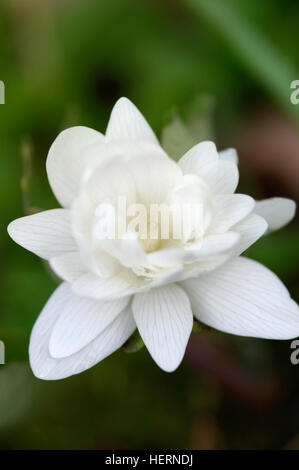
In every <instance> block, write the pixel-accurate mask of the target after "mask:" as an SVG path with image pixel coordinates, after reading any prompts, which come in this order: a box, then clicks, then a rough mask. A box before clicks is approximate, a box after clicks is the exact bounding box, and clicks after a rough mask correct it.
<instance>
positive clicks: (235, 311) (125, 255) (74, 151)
mask: <svg viewBox="0 0 299 470" xmlns="http://www.w3.org/2000/svg"><path fill="white" fill-rule="evenodd" d="M47 172H48V177H49V181H50V184H51V187H52V189H53V191H54V194H55V196H56V197H57V199H58V201H59V203H60V204H61V205H62V206H63V209H53V210H49V211H45V212H41V213H38V214H35V215H31V216H28V217H22V218H20V219H17V220H15V221H13V222H12V223H11V224H10V225H9V227H8V232H9V234H10V236H11V237H12V238H13V239H14V240H15V241H16V242H17V243H19V244H20V245H22V246H23V247H25V248H27V249H28V250H30V251H32V252H33V253H36V254H37V255H39V256H40V257H42V258H44V259H46V260H48V261H49V263H50V265H51V267H52V269H53V270H54V271H55V272H56V273H57V274H58V275H59V276H60V277H61V278H62V279H63V280H64V282H63V283H62V284H61V285H60V286H59V287H58V288H57V289H56V291H55V292H54V294H53V295H52V296H51V298H50V299H49V301H48V303H47V304H46V306H45V308H44V309H43V311H42V313H41V314H40V316H39V318H38V319H37V321H36V324H35V326H34V328H33V331H32V335H31V339H30V351H29V353H30V362H31V366H32V369H33V372H34V374H35V375H36V376H37V377H40V378H43V379H48V380H51V379H61V378H64V377H68V376H70V375H73V374H77V373H79V372H82V371H84V370H85V369H88V368H90V367H92V366H93V365H95V364H96V363H98V362H99V361H101V360H102V359H104V358H105V357H107V356H108V355H109V354H111V353H113V352H114V351H115V350H116V349H117V348H119V347H120V346H122V345H123V344H124V342H125V341H126V340H127V339H128V338H129V337H130V336H131V335H132V333H133V332H134V330H135V329H136V327H137V328H138V330H139V332H140V334H141V336H142V338H143V340H144V343H145V345H146V347H147V348H148V350H149V352H150V354H151V356H152V357H153V359H154V360H155V361H156V363H157V364H158V365H159V366H160V367H161V368H162V369H164V370H165V371H173V370H175V369H176V368H177V367H178V365H179V364H180V362H181V360H182V358H183V355H184V352H185V349H186V345H187V342H188V339H189V336H190V333H191V330H192V325H193V315H194V316H195V317H196V318H197V319H198V320H200V321H201V322H203V323H205V324H207V325H210V326H211V327H213V328H216V329H219V330H222V331H224V332H228V333H232V334H237V335H241V336H254V337H262V338H276V339H287V338H293V337H296V336H298V335H299V312H298V305H297V304H296V303H295V302H294V301H293V300H292V299H291V298H290V295H289V292H288V291H287V289H286V288H285V286H284V285H283V284H282V283H281V281H280V280H279V279H278V278H277V277H276V275H275V274H273V273H272V272H271V271H269V270H268V269H267V268H265V267H264V266H262V265H261V264H259V263H257V262H255V261H252V260H250V259H247V258H244V257H240V254H241V253H242V252H243V251H244V250H246V249H247V248H248V247H249V246H250V245H251V244H253V243H254V242H255V241H256V240H257V239H258V238H260V237H261V236H262V235H263V234H264V233H265V232H266V231H267V230H270V229H271V230H272V229H277V228H279V227H281V226H283V225H285V224H286V223H287V222H289V221H290V220H291V219H292V217H293V215H294V212H295V204H294V202H293V201H291V200H289V199H282V198H273V199H268V200H266V201H260V202H255V201H254V200H253V199H252V198H251V197H250V196H246V195H243V194H235V190H236V187H237V184H238V179H239V174H238V168H237V155H236V152H235V151H234V150H226V151H224V152H219V153H218V152H217V150H216V147H215V145H214V144H213V143H212V142H201V143H199V144H198V145H196V146H195V147H193V148H191V149H190V150H189V151H188V152H187V153H186V154H185V155H184V156H183V157H182V158H181V159H180V161H179V162H178V164H177V163H175V162H174V161H173V160H171V159H170V158H169V157H168V156H167V155H166V154H165V152H164V151H163V149H162V148H161V147H160V145H159V143H158V141H157V138H156V137H155V135H154V133H153V132H152V130H151V128H150V127H149V125H148V124H147V122H146V121H145V119H144V118H143V116H142V115H141V114H140V112H139V111H138V110H137V109H136V107H135V106H134V105H133V104H132V103H131V102H130V101H129V100H127V99H126V98H121V99H120V100H119V101H118V102H117V103H116V105H115V106H114V108H113V111H112V114H111V117H110V121H109V124H108V128H107V132H106V135H105V136H104V135H102V134H101V133H99V132H96V131H94V130H91V129H88V128H85V127H74V128H71V129H67V130H65V131H63V132H62V133H61V134H60V135H59V136H58V137H57V139H56V140H55V142H54V143H53V145H52V147H51V149H50V151H49V155H48V159H47ZM118 196H125V197H126V199H127V200H128V201H129V202H130V203H142V204H143V205H145V206H146V207H149V206H150V205H151V204H153V203H163V202H164V203H166V204H169V203H170V201H172V202H173V201H175V203H176V204H178V205H184V204H185V203H190V202H192V203H194V201H195V202H198V203H199V204H200V205H201V207H202V208H203V214H202V218H201V223H202V226H201V227H202V231H201V233H200V235H198V234H197V235H194V230H193V229H194V227H192V224H191V226H190V227H189V229H190V231H189V232H188V234H187V236H184V237H182V238H181V239H180V240H174V239H173V237H171V236H170V239H169V240H165V239H164V240H151V239H147V240H141V239H140V238H139V237H138V236H132V233H124V236H123V237H121V238H117V239H115V240H102V239H99V238H98V237H97V236H96V233H95V229H94V228H95V217H96V216H95V214H96V211H97V210H98V208H99V206H100V205H101V203H103V202H106V201H109V202H110V203H111V204H114V203H116V200H117V197H118ZM135 235H136V234H135Z"/></svg>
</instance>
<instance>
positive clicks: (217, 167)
mask: <svg viewBox="0 0 299 470" xmlns="http://www.w3.org/2000/svg"><path fill="white" fill-rule="evenodd" d="M197 175H198V176H200V177H201V178H202V179H203V180H204V182H205V183H207V184H208V185H209V186H210V188H211V190H212V191H213V192H214V193H216V194H232V193H234V192H235V190H236V188H237V186H238V182H239V171H238V167H237V166H236V165H235V164H234V163H232V162H230V161H227V160H221V159H219V160H218V161H216V162H212V163H210V164H209V165H205V166H203V167H202V168H201V169H200V170H199V171H198V173H197Z"/></svg>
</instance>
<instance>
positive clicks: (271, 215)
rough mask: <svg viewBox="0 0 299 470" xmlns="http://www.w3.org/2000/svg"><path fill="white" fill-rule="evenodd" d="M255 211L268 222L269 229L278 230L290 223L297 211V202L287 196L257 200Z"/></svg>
mask: <svg viewBox="0 0 299 470" xmlns="http://www.w3.org/2000/svg"><path fill="white" fill-rule="evenodd" d="M254 212H255V213H256V214H258V215H261V216H262V217H264V219H265V220H266V221H267V222H268V230H269V231H272V230H278V229H279V228H281V227H283V226H284V225H286V224H288V223H289V222H290V221H291V220H292V219H293V217H294V215H295V212H296V203H295V202H294V201H293V200H292V199H287V198H285V197H272V198H270V199H264V200H263V201H256V205H255V208H254Z"/></svg>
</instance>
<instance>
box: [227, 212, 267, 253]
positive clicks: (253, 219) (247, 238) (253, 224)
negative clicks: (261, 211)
mask: <svg viewBox="0 0 299 470" xmlns="http://www.w3.org/2000/svg"><path fill="white" fill-rule="evenodd" d="M267 228H268V224H267V222H266V221H265V219H263V217H260V216H259V215H255V214H249V216H248V217H246V219H244V220H242V222H239V223H238V224H236V225H234V226H233V227H232V230H234V231H236V232H238V233H239V234H240V236H241V238H240V241H239V243H238V244H237V246H236V248H235V251H234V254H235V256H238V255H240V254H241V253H243V251H245V250H247V248H249V247H250V246H251V245H253V243H255V242H256V241H257V240H258V239H259V238H260V237H261V236H262V235H264V233H265V232H266V230H267Z"/></svg>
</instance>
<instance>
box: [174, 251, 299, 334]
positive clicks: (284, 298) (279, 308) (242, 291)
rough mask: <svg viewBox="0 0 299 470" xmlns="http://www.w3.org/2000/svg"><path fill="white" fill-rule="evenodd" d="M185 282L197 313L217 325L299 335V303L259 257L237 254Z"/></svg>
mask: <svg viewBox="0 0 299 470" xmlns="http://www.w3.org/2000/svg"><path fill="white" fill-rule="evenodd" d="M182 286H183V288H184V289H185V290H186V292H187V293H188V295H189V297H190V300H191V305H192V309H193V313H194V315H195V316H196V317H197V318H198V319H199V320H200V321H202V322H203V323H206V324H207V325H209V326H211V327H213V328H216V329H218V330H221V331H225V332H227V333H232V334H236V335H240V336H253V337H257V338H274V339H289V338H293V337H296V336H298V335H299V309H298V305H297V304H296V303H295V302H294V301H293V300H292V299H291V298H290V295H289V293H288V291H287V289H286V288H285V286H284V285H283V284H282V282H281V281H280V280H279V279H278V277H277V276H276V275H275V274H274V273H273V272H271V271H270V270H269V269H267V268H265V267H264V266H262V265H261V264H259V263H257V262H256V261H252V260H249V259H247V258H241V257H239V258H235V259H234V260H232V261H229V262H228V263H226V264H225V265H223V266H222V267H221V268H219V269H217V270H216V271H214V272H212V273H210V274H208V275H206V276H202V277H199V278H198V279H189V280H188V281H184V282H183V283H182Z"/></svg>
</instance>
